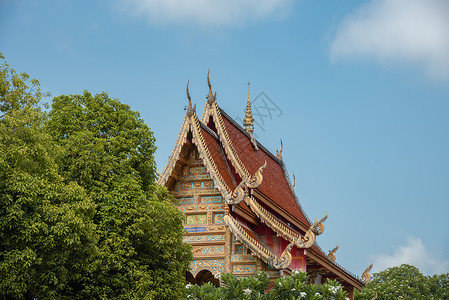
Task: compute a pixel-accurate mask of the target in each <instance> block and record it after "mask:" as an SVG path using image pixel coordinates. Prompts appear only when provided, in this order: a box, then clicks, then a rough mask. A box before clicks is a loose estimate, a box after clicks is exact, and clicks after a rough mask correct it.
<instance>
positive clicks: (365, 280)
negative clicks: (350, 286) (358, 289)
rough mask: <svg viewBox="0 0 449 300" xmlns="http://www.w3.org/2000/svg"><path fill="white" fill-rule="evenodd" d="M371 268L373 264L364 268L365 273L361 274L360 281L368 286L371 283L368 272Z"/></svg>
mask: <svg viewBox="0 0 449 300" xmlns="http://www.w3.org/2000/svg"><path fill="white" fill-rule="evenodd" d="M372 267H373V262H371V264H370V265H369V266H368V268H366V270H365V272H363V274H362V280H363V283H364V284H368V283H369V282H370V281H371V275H370V274H369V272H370V271H371V268H372Z"/></svg>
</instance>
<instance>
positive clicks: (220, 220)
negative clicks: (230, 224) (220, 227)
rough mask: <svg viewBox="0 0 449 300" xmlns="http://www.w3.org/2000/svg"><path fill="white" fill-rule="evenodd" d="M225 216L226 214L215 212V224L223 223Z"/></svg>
mask: <svg viewBox="0 0 449 300" xmlns="http://www.w3.org/2000/svg"><path fill="white" fill-rule="evenodd" d="M223 217H224V214H215V215H214V223H215V224H222V223H223Z"/></svg>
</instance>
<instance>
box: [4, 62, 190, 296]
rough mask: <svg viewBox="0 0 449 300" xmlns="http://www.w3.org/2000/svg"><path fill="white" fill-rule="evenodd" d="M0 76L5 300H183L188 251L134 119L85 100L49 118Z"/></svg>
mask: <svg viewBox="0 0 449 300" xmlns="http://www.w3.org/2000/svg"><path fill="white" fill-rule="evenodd" d="M2 59H3V57H2ZM0 75H1V77H0V80H1V81H0V95H1V100H0V116H1V117H0V147H1V148H0V235H1V236H0V237H1V240H2V243H1V244H0V298H8V297H9V298H18V299H20V298H33V297H36V298H38V299H64V298H67V299H69V298H70V299H76V298H78V299H129V298H142V299H143V298H147V299H153V298H158V299H176V298H179V297H182V295H183V293H184V292H185V289H184V284H185V279H184V275H185V271H186V270H187V268H188V266H189V263H190V260H191V249H190V247H189V246H188V245H185V244H183V243H182V235H183V227H182V222H181V220H182V213H181V212H180V211H179V210H177V209H176V208H175V207H174V205H173V204H172V201H174V199H173V198H172V197H171V196H170V195H169V194H168V192H167V191H166V189H165V188H162V187H159V186H158V185H157V184H156V182H155V179H156V175H155V173H156V172H155V161H154V151H155V149H156V148H155V145H154V144H155V140H154V137H153V133H152V132H151V130H150V129H149V128H148V126H146V125H145V123H144V122H143V120H142V119H140V117H139V114H138V113H137V112H134V111H132V110H131V109H130V108H129V106H127V105H124V104H122V103H120V101H118V100H117V99H111V98H109V96H108V95H107V94H106V93H101V94H98V95H95V96H92V95H91V94H90V93H88V92H84V94H83V95H71V96H59V97H56V98H54V99H53V103H52V106H51V110H50V111H49V112H48V113H45V112H44V111H43V110H42V108H41V105H40V101H41V100H42V99H43V98H44V97H45V96H46V94H44V93H42V92H41V91H40V87H39V82H38V81H37V80H31V81H30V80H29V77H28V75H26V74H20V75H18V74H16V73H15V72H14V70H12V69H11V68H9V66H8V65H7V64H6V63H3V65H2V68H1V74H0Z"/></svg>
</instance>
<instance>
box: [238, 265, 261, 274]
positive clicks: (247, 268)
mask: <svg viewBox="0 0 449 300" xmlns="http://www.w3.org/2000/svg"><path fill="white" fill-rule="evenodd" d="M255 272H256V265H233V266H232V273H234V274H239V273H255Z"/></svg>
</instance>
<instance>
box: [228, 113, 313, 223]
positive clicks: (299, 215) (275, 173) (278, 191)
mask: <svg viewBox="0 0 449 300" xmlns="http://www.w3.org/2000/svg"><path fill="white" fill-rule="evenodd" d="M222 116H223V122H224V125H225V127H226V131H227V132H228V135H229V138H230V139H231V142H232V144H233V146H234V148H235V150H236V152H237V154H238V156H239V158H240V160H241V161H242V163H243V164H244V165H245V167H246V169H247V170H248V172H249V173H250V174H254V173H255V172H256V171H257V170H258V169H259V167H260V166H262V165H263V164H264V163H265V161H267V167H266V168H265V170H264V171H263V173H262V175H263V178H264V179H263V181H262V184H261V185H260V186H259V187H258V190H259V191H260V192H262V193H263V194H264V195H266V196H267V197H268V198H270V199H271V200H272V201H274V202H275V203H276V204H278V205H279V206H281V207H282V208H283V209H284V210H285V211H287V212H289V213H290V214H292V215H293V216H294V217H295V218H296V219H298V220H299V221H300V222H302V223H303V224H304V225H306V227H310V224H309V222H308V221H307V218H306V217H305V216H304V214H303V212H302V211H301V209H300V207H299V206H298V204H297V203H296V200H295V197H294V196H293V193H292V191H291V189H290V185H289V183H288V182H287V179H286V178H285V174H284V171H283V168H282V166H281V165H280V164H279V163H278V162H277V161H275V160H274V159H273V158H272V156H270V155H269V154H267V153H266V152H265V151H264V150H262V149H259V150H258V151H255V150H254V148H253V146H252V144H251V141H250V139H249V138H248V137H247V136H246V135H245V134H244V133H243V132H242V131H241V130H240V129H239V128H238V127H236V126H235V125H234V124H233V123H232V122H231V121H229V120H228V119H227V117H228V116H226V115H225V114H222Z"/></svg>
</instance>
